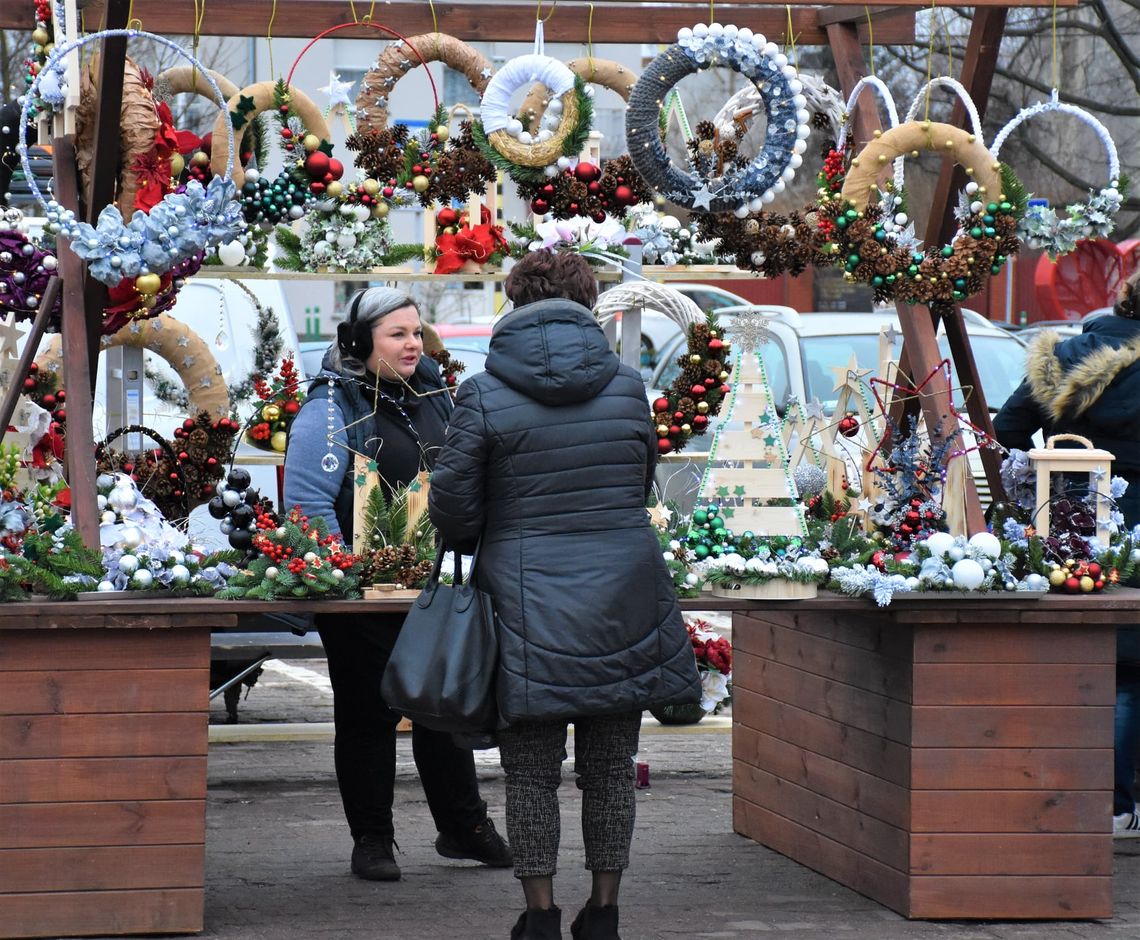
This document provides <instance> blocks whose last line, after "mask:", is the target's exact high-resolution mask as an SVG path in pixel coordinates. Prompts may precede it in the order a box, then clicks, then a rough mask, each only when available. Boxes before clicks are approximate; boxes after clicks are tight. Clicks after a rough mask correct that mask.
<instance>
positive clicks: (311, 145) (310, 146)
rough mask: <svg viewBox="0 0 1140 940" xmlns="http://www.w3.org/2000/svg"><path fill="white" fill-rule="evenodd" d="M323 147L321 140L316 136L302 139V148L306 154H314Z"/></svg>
mask: <svg viewBox="0 0 1140 940" xmlns="http://www.w3.org/2000/svg"><path fill="white" fill-rule="evenodd" d="M320 145H321V139H320V138H319V137H318V136H317V135H316V134H306V135H305V136H304V137H302V138H301V146H302V147H304V148H305V152H306V153H312V152H313V151H314V150H316V149H317V148H318V147H319V146H320Z"/></svg>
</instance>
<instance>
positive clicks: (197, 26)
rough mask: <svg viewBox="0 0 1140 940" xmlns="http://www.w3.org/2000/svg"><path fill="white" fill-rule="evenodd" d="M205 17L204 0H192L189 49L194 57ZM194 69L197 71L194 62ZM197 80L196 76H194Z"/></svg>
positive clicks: (196, 53)
mask: <svg viewBox="0 0 1140 940" xmlns="http://www.w3.org/2000/svg"><path fill="white" fill-rule="evenodd" d="M205 19H206V0H194V45H193V46H192V47H191V50H192V51H193V53H194V58H195V59H196V58H198V42H199V40H201V38H202V23H203V22H204V21H205ZM194 70H195V72H197V70H198V65H197V63H195V65H194ZM194 79H195V81H197V76H196V75H195V76H194Z"/></svg>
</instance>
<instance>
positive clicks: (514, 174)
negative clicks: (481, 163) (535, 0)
mask: <svg viewBox="0 0 1140 940" xmlns="http://www.w3.org/2000/svg"><path fill="white" fill-rule="evenodd" d="M535 82H540V83H541V84H543V85H545V86H546V87H547V88H548V89H549V90H550V95H551V99H550V103H549V104H548V105H547V106H546V114H545V115H544V116H543V118H542V121H541V126H540V127H539V129H538V130H531V129H530V128H529V127H528V126H526V125H524V124H523V122H522V121H521V120H520V119H519V118H517V117H512V116H511V115H510V112H509V107H510V100H511V95H512V94H513V93H514V92H515V91H516V90H517V89H519V88H522V87H525V86H528V85H531V84H533V83H535ZM593 94H594V92H593V89H592V88H590V87H589V86H588V85H587V84H586V83H585V82H584V81H583V80H582V77H581V76H580V75H575V74H574V73H573V72H571V71H570V69H568V68H567V67H566V66H565V65H564V64H563V63H561V62H559V61H558V60H557V59H552V58H550V57H549V56H546V55H540V54H538V53H531V54H529V55H524V56H518V57H516V58H514V59H511V60H510V61H509V62H507V64H506V65H504V66H503V68H502V69H500V70H499V71H498V72H496V73H495V75H494V76H493V77H492V78H491V81H490V82H488V84H487V89H486V91H484V92H483V98H482V101H481V103H480V107H479V114H480V120H478V121H476V122H474V124H473V125H472V133H473V134H474V138H475V143H476V144H477V145H478V147H479V149H480V150H482V151H483V154H484V156H486V158H487V159H488V160H489V161H490V162H491V163H492V164H493V165H494V166H496V167H498V168H499V169H500V170H502V171H503V172H505V173H506V174H507V175H508V176H510V178H511V179H512V180H514V181H515V182H516V183H518V184H520V185H521V184H524V183H532V184H536V183H542V182H543V181H544V180H545V179H549V178H553V177H555V176H557V175H558V173H559V172H560V170H564V169H565V167H560V166H559V163H558V161H559V160H560V159H562V158H566V159H569V158H572V157H576V156H577V155H578V154H579V153H581V152H582V148H583V146H584V145H585V142H586V138H587V137H588V136H589V133H590V125H591V123H592V121H593V116H594V103H593Z"/></svg>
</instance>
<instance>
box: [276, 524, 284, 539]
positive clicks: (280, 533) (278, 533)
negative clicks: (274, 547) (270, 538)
mask: <svg viewBox="0 0 1140 940" xmlns="http://www.w3.org/2000/svg"><path fill="white" fill-rule="evenodd" d="M273 534H274V535H276V536H277V537H278V538H279V539H283V538H285V526H279V527H278V528H276V529H274V530H273Z"/></svg>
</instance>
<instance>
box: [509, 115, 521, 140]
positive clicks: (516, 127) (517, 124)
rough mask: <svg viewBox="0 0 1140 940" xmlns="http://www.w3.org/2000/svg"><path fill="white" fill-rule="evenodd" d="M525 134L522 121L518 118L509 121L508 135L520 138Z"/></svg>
mask: <svg viewBox="0 0 1140 940" xmlns="http://www.w3.org/2000/svg"><path fill="white" fill-rule="evenodd" d="M522 132H523V125H522V121H520V120H519V119H518V118H511V119H510V120H509V121H507V133H508V134H510V135H511V136H512V137H518V136H519V135H520V134H521V133H522Z"/></svg>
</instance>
